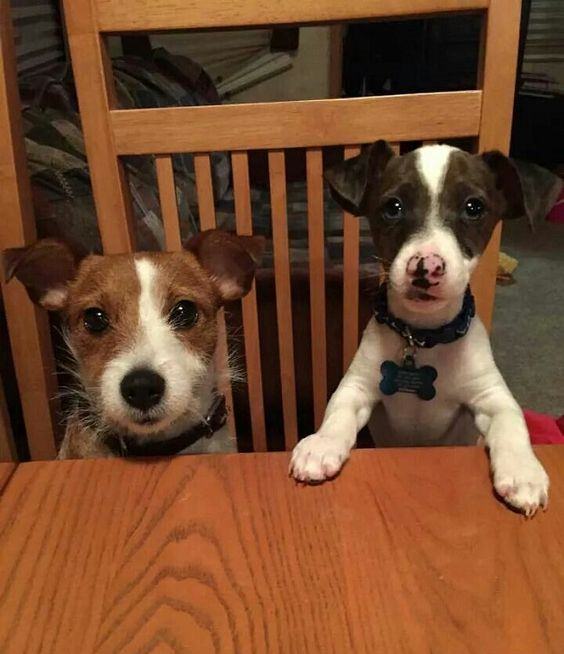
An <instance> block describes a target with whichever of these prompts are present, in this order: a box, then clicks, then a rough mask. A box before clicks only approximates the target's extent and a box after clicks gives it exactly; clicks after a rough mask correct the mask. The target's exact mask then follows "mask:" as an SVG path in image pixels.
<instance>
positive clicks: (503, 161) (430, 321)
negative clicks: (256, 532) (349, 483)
mask: <svg viewBox="0 0 564 654" xmlns="http://www.w3.org/2000/svg"><path fill="white" fill-rule="evenodd" d="M326 178H327V180H328V182H329V185H330V187H331V190H332V193H333V195H334V197H335V199H336V200H337V201H338V202H339V203H340V205H341V206H342V207H343V208H344V209H346V210H347V211H349V212H351V213H353V214H355V215H362V216H366V217H367V218H368V220H369V223H370V227H371V231H372V235H373V240H374V244H375V247H376V253H377V255H378V257H379V258H380V259H381V260H382V261H384V262H385V267H386V272H387V285H386V288H385V289H384V290H380V291H379V297H378V300H377V302H376V304H375V316H376V319H374V318H373V319H372V320H371V321H370V322H369V324H368V326H367V327H366V330H365V331H364V335H363V337H362V341H361V344H360V347H359V349H358V351H357V353H356V356H355V357H354V359H353V362H352V363H351V365H350V368H349V369H348V371H347V373H346V374H345V376H344V377H343V379H342V381H341V383H340V384H339V386H338V388H337V390H336V391H335V393H334V394H333V396H332V397H331V400H330V401H329V404H328V406H327V410H326V412H325V417H324V419H323V422H322V425H321V427H320V428H319V431H318V432H317V433H315V434H313V435H311V436H308V437H307V438H304V439H303V440H301V441H300V442H299V443H298V445H297V446H296V448H295V449H294V452H293V455H292V459H291V464H290V471H291V474H293V476H294V477H295V478H296V479H297V480H299V481H304V482H320V481H323V480H325V479H328V478H331V477H333V476H335V475H336V474H337V473H338V472H339V470H340V469H341V467H342V465H343V463H344V462H345V461H346V460H347V458H348V457H349V454H350V452H351V449H352V448H353V446H354V444H355V441H356V435H357V432H358V431H359V430H360V429H361V428H362V427H364V426H365V425H366V424H367V423H369V421H370V429H371V432H372V435H373V438H374V440H375V443H376V445H382V446H392V445H395V446H404V445H458V444H461V445H462V444H472V443H476V442H477V438H478V435H479V434H481V435H482V436H483V438H484V440H485V444H486V446H487V448H488V449H489V453H490V461H491V469H492V476H493V484H494V487H495V490H496V491H497V493H498V494H499V496H501V497H502V498H503V499H504V500H505V501H506V502H507V503H508V504H510V505H511V506H513V507H515V508H516V509H518V510H520V511H523V512H524V513H525V514H526V515H532V514H534V513H535V512H536V511H537V509H538V508H539V507H543V508H544V507H546V505H547V501H548V486H549V480H548V477H547V475H546V473H545V471H544V469H543V467H542V465H541V464H540V463H539V461H538V460H537V458H536V456H535V454H534V452H533V450H532V448H531V444H530V439H529V434H528V432H527V427H526V424H525V420H524V418H523V413H522V411H521V409H520V408H519V406H518V404H517V402H516V401H515V399H514V398H513V396H512V395H511V392H510V391H509V390H508V388H507V386H506V384H505V382H504V380H503V378H502V376H501V374H500V372H499V370H498V369H497V367H496V365H495V362H494V360H493V357H492V351H491V347H490V342H489V338H488V334H487V332H486V330H485V328H484V326H483V324H482V323H481V321H480V319H479V318H478V317H477V316H476V317H473V298H472V297H471V294H470V292H469V291H467V288H468V283H469V280H470V276H471V274H472V271H473V270H474V269H475V268H476V265H477V263H478V260H479V258H480V254H481V253H482V251H483V250H484V248H485V246H486V244H487V243H488V241H489V239H490V236H491V234H492V231H493V229H494V226H495V225H496V222H497V221H498V219H500V218H511V217H514V216H517V215H520V214H522V213H523V198H522V194H521V187H520V183H519V180H518V177H517V174H516V172H515V170H514V168H513V166H512V165H511V163H510V162H509V161H508V159H507V158H506V157H505V156H503V155H502V154H501V153H499V152H490V153H486V154H483V155H481V156H480V155H471V154H468V153H466V152H463V151H461V150H458V149H456V148H453V147H450V146H447V145H432V146H426V147H422V148H419V149H417V150H415V151H413V152H411V153H409V154H406V155H403V156H394V154H393V152H392V150H391V149H390V147H389V146H388V145H387V144H386V143H385V142H384V141H378V142H376V143H375V144H374V145H372V146H370V147H369V148H367V149H365V150H363V152H362V153H361V154H360V155H359V156H358V157H355V158H353V159H349V160H347V161H345V162H343V163H342V164H339V165H338V166H336V167H335V168H333V169H331V170H329V171H327V174H326ZM412 339H413V340H412ZM410 341H411V344H410ZM414 341H415V342H414ZM418 344H419V345H422V346H423V347H417V345H418ZM412 354H413V355H414V359H415V360H413V358H412V357H411V355H412ZM429 371H430V378H429V375H428V373H429ZM398 372H399V373H400V376H399V377H398V376H397V374H398ZM435 373H436V374H435ZM394 375H395V376H394ZM425 375H427V377H426V376H425ZM435 377H436V378H435ZM429 389H430V390H429ZM420 395H421V396H422V397H424V398H425V399H422V397H420ZM431 398H432V399H431Z"/></svg>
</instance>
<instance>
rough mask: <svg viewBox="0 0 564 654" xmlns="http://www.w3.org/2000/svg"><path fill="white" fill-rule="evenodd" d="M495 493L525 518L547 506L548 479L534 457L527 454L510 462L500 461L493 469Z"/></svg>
mask: <svg viewBox="0 0 564 654" xmlns="http://www.w3.org/2000/svg"><path fill="white" fill-rule="evenodd" d="M494 487H495V490H496V492H497V494H498V495H499V496H500V497H501V498H503V500H505V502H507V504H509V505H510V506H512V507H513V508H515V509H517V510H519V511H521V512H522V513H523V514H524V515H525V517H526V518H532V517H533V516H534V515H536V513H537V511H538V510H539V509H542V510H546V508H547V506H548V487H549V480H548V476H547V474H546V472H545V471H544V468H543V467H542V465H541V464H540V463H539V462H538V461H537V459H536V458H534V457H531V456H528V457H526V458H523V459H521V460H516V459H514V460H513V461H512V462H511V463H508V462H502V463H501V464H499V465H498V466H497V467H496V468H495V469H494Z"/></svg>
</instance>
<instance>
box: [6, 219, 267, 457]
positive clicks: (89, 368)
mask: <svg viewBox="0 0 564 654" xmlns="http://www.w3.org/2000/svg"><path fill="white" fill-rule="evenodd" d="M263 246H264V243H263V239H262V238H261V237H248V236H235V235H232V234H229V233H227V232H222V231H220V230H211V231H207V232H202V233H201V234H199V235H197V236H196V237H194V238H193V239H192V240H191V241H190V242H189V243H188V245H187V248H186V251H182V252H175V253H162V252H141V253H137V254H124V255H111V256H96V255H90V256H87V257H86V258H84V259H82V260H81V261H80V262H77V261H76V260H75V257H74V255H73V253H72V252H71V251H70V249H69V248H68V247H67V246H66V245H65V244H64V243H61V242H60V241H56V240H53V239H46V240H42V241H38V242H37V243H35V244H34V245H32V246H30V247H26V248H19V249H13V250H8V251H6V252H5V253H4V266H5V273H6V277H7V278H8V279H10V278H11V277H16V278H18V279H19V280H20V281H21V282H22V283H23V284H24V285H25V287H26V288H27V291H28V294H29V296H30V298H31V299H32V300H33V301H34V302H36V303H37V304H39V305H41V306H42V307H44V308H46V309H48V310H50V311H60V312H61V313H62V319H63V324H64V330H65V336H66V341H67V343H68V345H69V348H70V351H71V353H72V355H73V357H74V359H75V361H76V367H77V371H76V372H77V377H78V379H79V382H80V388H79V389H78V390H77V391H76V392H75V397H74V399H75V402H74V408H73V410H72V413H71V415H70V417H69V419H68V422H67V427H66V432H65V436H64V439H63V443H62V445H61V449H60V452H59V457H60V458H86V457H98V456H112V455H116V454H125V455H127V454H139V455H143V454H144V453H145V452H147V453H152V454H156V453H163V454H164V453H176V452H178V453H180V452H188V451H190V452H204V451H207V452H210V451H232V450H234V449H236V448H235V441H234V440H233V439H232V438H231V435H230V434H229V433H228V429H227V427H226V426H224V423H225V412H224V409H223V407H222V405H221V402H218V401H217V399H216V398H217V397H218V392H217V388H218V383H219V379H218V377H219V376H220V375H221V374H225V372H226V371H219V370H217V369H216V363H215V361H214V356H213V355H214V352H215V349H216V344H217V324H216V314H217V311H218V309H219V308H220V307H221V306H222V305H223V304H224V303H225V302H228V301H231V300H236V299H238V298H240V297H242V296H243V295H245V294H246V293H247V292H248V291H249V289H250V287H251V284H252V281H253V276H254V273H255V269H256V266H257V264H258V262H259V260H260V258H261V256H262V250H263ZM216 430H217V431H216ZM212 432H214V433H213V435H212ZM204 435H205V436H209V438H204V437H203V436H204ZM118 446H119V447H118ZM171 447H172V451H171Z"/></svg>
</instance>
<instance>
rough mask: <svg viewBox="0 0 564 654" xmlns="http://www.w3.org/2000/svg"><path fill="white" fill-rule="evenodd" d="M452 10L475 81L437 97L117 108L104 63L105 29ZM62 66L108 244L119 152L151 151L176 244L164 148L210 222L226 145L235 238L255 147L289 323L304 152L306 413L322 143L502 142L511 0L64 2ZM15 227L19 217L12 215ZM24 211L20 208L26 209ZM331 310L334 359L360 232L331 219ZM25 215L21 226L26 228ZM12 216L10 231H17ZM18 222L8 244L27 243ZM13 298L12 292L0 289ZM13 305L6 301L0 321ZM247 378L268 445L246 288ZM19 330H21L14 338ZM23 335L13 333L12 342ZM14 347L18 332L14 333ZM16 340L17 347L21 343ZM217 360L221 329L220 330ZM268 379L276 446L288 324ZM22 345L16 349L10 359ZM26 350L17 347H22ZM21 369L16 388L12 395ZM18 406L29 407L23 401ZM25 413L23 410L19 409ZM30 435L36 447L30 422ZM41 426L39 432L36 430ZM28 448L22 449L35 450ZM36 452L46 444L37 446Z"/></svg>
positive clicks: (287, 389)
mask: <svg viewBox="0 0 564 654" xmlns="http://www.w3.org/2000/svg"><path fill="white" fill-rule="evenodd" d="M455 11H476V12H481V13H482V15H483V21H484V22H483V39H482V53H481V54H482V56H481V64H480V83H479V85H478V86H479V88H478V89H476V90H471V91H463V92H450V93H424V94H417V95H402V96H384V97H368V98H358V99H330V100H312V101H301V102H278V103H261V104H245V105H228V106H227V105H224V106H204V107H175V108H159V109H134V110H120V109H118V108H117V105H116V96H115V90H114V86H113V79H112V75H111V68H110V64H109V56H108V52H107V44H106V37H107V36H108V35H109V34H119V33H139V32H149V31H157V30H176V29H212V28H213V29H219V28H229V27H243V26H245V27H248V26H264V25H276V24H279V25H288V24H299V25H304V24H314V23H336V22H343V21H352V20H361V19H370V20H376V19H385V18H400V17H401V18H405V17H411V16H414V15H416V16H421V15H429V14H441V13H442V14H444V13H450V12H455ZM64 13H65V20H66V24H67V30H68V36H69V43H70V52H71V59H72V65H73V69H74V75H75V82H76V88H77V93H78V99H79V104H80V112H81V118H82V125H83V129H84V135H85V141H86V147H87V153H88V159H89V164H90V170H91V176H92V184H93V191H94V197H95V202H96V209H97V215H98V223H99V228H100V233H101V237H102V242H103V245H104V249H105V251H106V252H107V253H116V252H126V251H131V250H133V249H134V248H135V242H134V236H133V232H134V230H133V226H132V211H131V205H130V197H129V191H128V187H127V183H126V179H125V173H124V167H123V165H122V162H121V159H120V158H121V157H122V156H124V155H147V154H153V155H155V161H156V172H157V178H158V185H159V193H160V198H161V206H162V215H163V223H164V230H165V235H166V247H167V248H168V249H171V250H173V249H178V248H180V247H181V243H180V235H179V226H178V210H177V205H176V196H175V188H174V178H173V168H172V161H171V155H172V154H174V153H180V152H189V153H193V154H194V161H195V172H196V185H197V195H198V203H199V213H200V220H201V228H202V229H206V228H210V227H213V226H214V225H215V210H214V199H213V192H212V178H211V168H210V157H209V153H210V152H213V151H230V152H231V161H232V170H233V182H234V194H235V210H236V226H237V230H238V231H239V232H240V233H241V234H249V233H251V232H252V229H253V223H252V216H251V204H250V195H249V191H250V189H249V167H248V151H249V150H267V151H268V165H269V172H270V190H271V200H272V229H273V249H274V275H275V282H276V307H277V313H278V321H279V323H281V324H291V320H292V298H291V292H290V257H289V249H288V223H287V211H286V180H285V149H286V148H298V147H299V148H306V164H307V187H308V191H307V199H308V241H309V272H310V279H309V284H310V304H311V333H312V368H313V393H314V413H315V422H316V423H317V424H319V423H320V421H321V419H322V416H323V411H324V408H325V404H326V401H327V369H326V361H327V345H326V339H325V324H326V323H325V317H326V316H325V284H324V282H325V264H324V220H323V218H324V217H323V182H322V148H323V147H324V146H337V145H341V146H345V156H353V155H354V154H355V153H356V152H358V149H359V147H360V145H361V144H363V143H368V142H371V141H373V140H375V139H378V138H385V139H387V140H389V141H391V142H393V143H395V144H396V147H399V144H400V143H401V142H402V141H408V140H410V141H411V140H423V141H434V140H444V139H449V138H457V137H474V138H475V139H476V147H477V148H478V149H479V150H487V149H492V148H498V149H500V150H502V151H507V150H508V147H509V138H510V127H511V115H512V105H513V92H514V87H515V65H516V57H517V44H518V37H519V17H520V2H519V1H518V0H357V1H356V2H351V3H345V2H342V1H341V0H319V1H318V2H311V1H308V0H305V1H304V0H285V1H284V2H275V1H273V0H266V1H265V2H258V1H257V0H234V1H233V2H224V0H207V1H206V2H199V1H197V0H166V1H165V0H151V2H148V0H65V1H64ZM16 215H18V216H19V217H20V219H21V222H22V225H23V224H24V223H25V221H24V214H22V213H21V212H20V213H17V214H16ZM26 215H27V214H26ZM343 221H344V222H343V231H344V273H343V274H344V282H343V293H344V306H345V307H347V310H346V312H344V313H343V320H344V329H343V365H344V367H346V366H347V365H348V363H349V362H350V360H351V358H352V356H353V354H354V352H355V350H356V347H357V344H358V337H359V324H358V319H357V318H356V316H357V313H358V312H357V311H355V310H354V308H355V307H358V302H359V297H358V286H359V227H358V223H357V221H356V219H354V218H352V217H351V216H348V215H346V214H345V215H344V216H343ZM25 224H27V223H25ZM22 225H19V226H18V227H17V228H16V227H14V229H18V230H21V229H22ZM31 236H32V233H31V232H30V231H28V232H27V233H25V234H23V233H22V234H21V236H18V237H13V239H14V240H15V241H17V240H29V239H30V238H31ZM499 239H500V229H499V228H498V229H497V230H496V231H495V234H494V236H493V238H492V240H491V242H490V244H489V246H488V249H487V251H486V253H485V254H484V257H483V259H482V263H481V266H480V268H479V270H478V271H477V272H476V275H475V277H474V279H473V288H474V292H475V294H476V297H477V302H478V309H479V312H480V314H481V317H482V319H483V320H484V321H485V323H486V324H487V325H489V324H490V322H491V316H492V307H493V299H494V291H495V275H496V269H497V254H498V249H499ZM10 293H12V294H14V293H21V289H18V290H17V291H15V290H10ZM14 310H15V306H11V307H10V315H11V316H12V318H11V319H12V321H14V320H16V319H15V318H14V315H13V313H14ZM18 311H26V312H27V314H28V315H30V316H33V318H34V323H33V326H28V327H27V331H28V334H29V333H30V332H31V331H33V333H34V334H35V338H36V339H37V334H38V333H39V330H40V324H39V317H38V316H37V315H36V314H35V313H33V311H32V309H31V307H30V305H29V304H28V303H27V304H26V303H25V302H20V307H18ZM242 316H243V326H244V342H245V355H246V368H247V379H248V389H249V399H250V412H251V421H252V432H253V444H254V449H255V450H258V451H261V450H265V449H266V448H267V439H266V433H265V419H264V407H263V393H262V381H263V379H262V371H261V356H260V345H261V344H260V341H259V322H258V316H257V297H256V292H255V291H254V290H253V291H252V292H251V293H250V294H249V295H248V296H247V297H246V298H245V299H244V300H243V304H242ZM27 337H28V336H26V338H27ZM21 338H23V337H21ZM14 340H15V342H16V345H17V344H18V343H20V340H21V339H20V336H19V335H18V334H16V335H15V336H14ZM20 344H21V343H20ZM221 344H222V353H221V356H225V333H223V335H222V337H221ZM279 350H280V374H281V388H282V403H283V418H284V432H285V445H286V448H291V447H292V446H293V445H294V444H295V443H296V441H297V438H298V432H297V416H296V393H295V368H294V343H293V341H292V335H291V330H286V331H284V330H280V334H279ZM21 354H23V353H22V352H21V351H19V352H16V358H18V356H19V355H21ZM26 356H28V357H29V353H26ZM23 382H24V380H23V378H22V379H21V380H20V384H21V386H20V388H22V392H23V393H24V395H25V386H24V384H23ZM27 408H29V407H27ZM26 415H27V409H26ZM30 427H32V429H31V430H30V440H31V441H33V442H34V443H35V442H38V439H40V435H39V434H38V432H34V429H33V428H36V427H37V425H34V424H33V423H30ZM43 433H44V432H43ZM39 451H40V450H38V449H36V450H34V456H37V454H38V452H39ZM41 452H43V453H50V452H51V450H50V449H49V447H46V448H45V449H44V450H42V451H41Z"/></svg>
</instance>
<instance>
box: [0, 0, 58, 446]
mask: <svg viewBox="0 0 564 654" xmlns="http://www.w3.org/2000/svg"><path fill="white" fill-rule="evenodd" d="M20 111H21V108H20V100H19V95H18V86H17V80H16V58H15V53H14V35H13V32H12V24H11V19H10V3H9V2H5V1H2V2H0V177H1V178H2V183H0V206H1V207H2V211H3V218H2V220H0V249H2V250H3V249H5V248H13V247H22V246H24V245H28V244H29V243H32V242H33V241H34V240H35V239H36V232H35V217H34V214H33V206H32V202H31V187H30V183H29V176H28V171H27V163H26V154H25V148H24V141H23V134H22V126H21V114H20ZM3 278H4V275H3V274H1V273H0V279H2V280H3ZM2 295H3V298H4V308H5V311H6V321H7V324H8V333H9V336H10V344H11V348H12V355H13V359H14V367H15V372H16V377H17V381H18V388H19V392H20V400H21V404H22V409H23V415H24V420H25V427H26V432H27V439H28V445H29V451H30V455H31V458H32V459H52V458H54V456H55V454H56V447H55V436H54V434H55V424H56V418H55V415H56V410H57V402H56V401H55V400H54V399H53V398H54V396H55V395H56V377H55V361H54V358H53V351H52V346H51V340H50V332H49V321H48V319H47V313H46V312H45V311H44V310H42V309H38V308H37V307H36V306H34V305H33V304H32V303H31V302H30V300H29V298H28V297H27V293H26V292H25V290H24V288H23V286H22V285H21V284H19V283H18V282H15V281H12V282H10V283H9V284H4V281H2Z"/></svg>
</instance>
